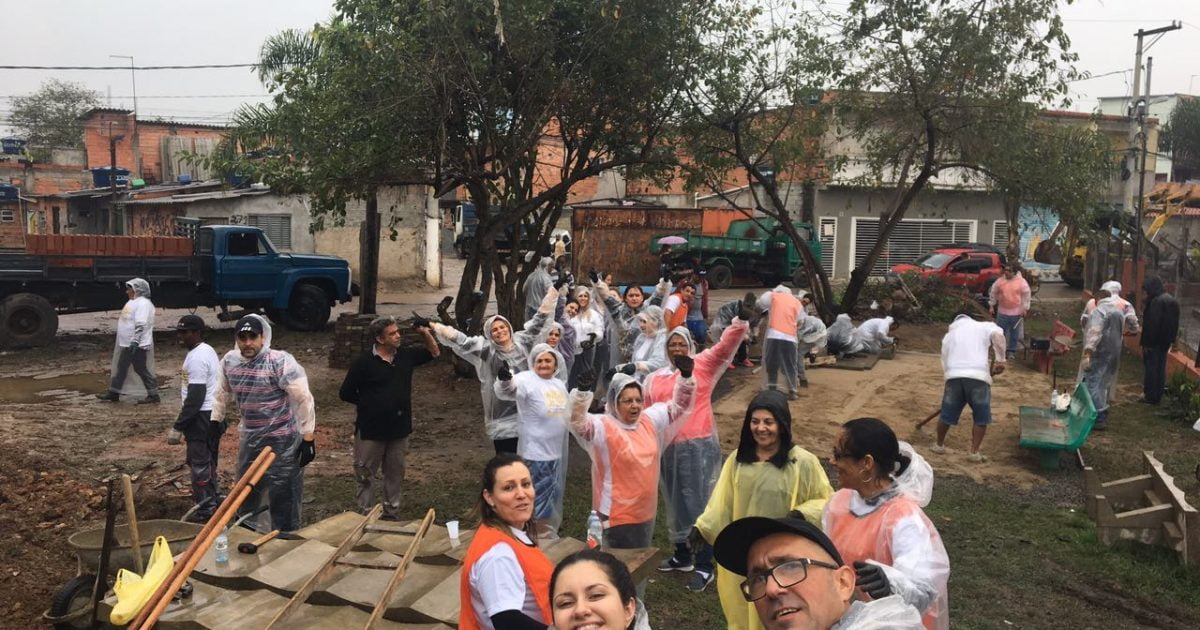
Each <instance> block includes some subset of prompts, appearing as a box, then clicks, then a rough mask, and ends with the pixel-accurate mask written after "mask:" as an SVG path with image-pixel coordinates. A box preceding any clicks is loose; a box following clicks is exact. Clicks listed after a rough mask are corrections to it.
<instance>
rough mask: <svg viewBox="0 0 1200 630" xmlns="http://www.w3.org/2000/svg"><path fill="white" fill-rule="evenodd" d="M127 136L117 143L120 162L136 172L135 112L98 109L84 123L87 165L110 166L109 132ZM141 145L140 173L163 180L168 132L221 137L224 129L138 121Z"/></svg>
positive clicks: (190, 136) (184, 135) (172, 134)
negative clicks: (163, 140) (165, 142)
mask: <svg viewBox="0 0 1200 630" xmlns="http://www.w3.org/2000/svg"><path fill="white" fill-rule="evenodd" d="M110 124H111V133H112V135H115V136H120V135H124V136H125V137H124V138H122V139H121V141H120V142H118V143H117V166H118V167H120V168H127V169H129V170H130V171H132V172H135V173H136V169H135V168H134V160H133V129H134V127H135V123H134V121H133V114H132V113H122V112H119V111H110V110H97V111H94V112H92V114H91V117H90V118H89V119H88V120H87V122H86V123H85V124H84V128H83V144H84V151H85V153H86V154H87V168H96V167H103V166H110V158H109V150H108V139H109V137H110V136H109V133H110ZM136 127H137V132H138V148H139V149H140V151H141V159H142V169H141V176H142V178H143V179H145V180H146V182H147V183H152V182H162V181H163V164H162V159H163V158H162V139H163V138H164V137H167V136H182V137H185V138H201V139H207V140H213V141H218V140H220V139H221V135H222V134H223V133H224V130H223V129H221V128H219V127H204V126H194V125H186V124H173V123H163V122H147V121H138V122H137V123H136Z"/></svg>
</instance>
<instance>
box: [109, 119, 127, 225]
mask: <svg viewBox="0 0 1200 630" xmlns="http://www.w3.org/2000/svg"><path fill="white" fill-rule="evenodd" d="M112 125H113V124H112V123H111V122H110V123H108V190H109V195H110V197H109V200H108V233H109V234H116V233H117V143H118V142H120V141H121V139H122V138H124V137H125V136H124V135H120V136H114V135H113V132H112Z"/></svg>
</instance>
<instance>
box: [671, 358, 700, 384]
mask: <svg viewBox="0 0 1200 630" xmlns="http://www.w3.org/2000/svg"><path fill="white" fill-rule="evenodd" d="M675 367H677V368H679V374H680V376H683V378H691V377H692V370H694V369H696V360H695V359H693V358H692V357H689V356H686V355H682V354H681V355H679V356H677V357H675Z"/></svg>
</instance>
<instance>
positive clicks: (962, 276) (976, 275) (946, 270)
mask: <svg viewBox="0 0 1200 630" xmlns="http://www.w3.org/2000/svg"><path fill="white" fill-rule="evenodd" d="M892 273H894V274H902V273H917V274H920V275H921V276H922V277H930V276H937V277H939V278H941V279H942V280H943V281H944V282H945V283H946V284H950V285H954V286H960V287H965V288H966V289H967V291H970V292H971V293H981V294H984V295H987V292H988V290H990V289H991V288H992V283H993V282H995V281H996V278H999V277H1000V276H1002V275H1003V274H1004V254H1002V253H1001V252H1000V250H998V249H996V248H995V247H993V246H991V245H984V244H980V243H955V244H951V245H943V246H941V247H938V248H936V249H934V250H933V251H931V252H929V253H928V254H925V255H924V256H922V257H921V258H919V259H917V261H916V262H914V263H912V264H902V265H895V266H894V267H892Z"/></svg>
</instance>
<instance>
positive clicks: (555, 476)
mask: <svg viewBox="0 0 1200 630" xmlns="http://www.w3.org/2000/svg"><path fill="white" fill-rule="evenodd" d="M525 463H526V464H527V465H528V466H529V473H530V476H532V477H533V492H534V494H533V517H534V518H536V519H538V520H550V519H553V518H554V517H555V516H556V515H557V516H559V517H560V518H561V516H562V498H563V489H562V488H561V487H559V485H558V482H559V473H558V469H559V466H560V465H561V464H562V460H557V459H555V460H550V461H542V462H538V461H533V460H526V462H525Z"/></svg>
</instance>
